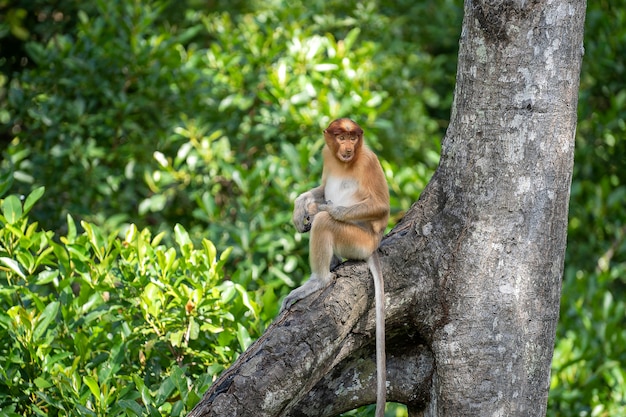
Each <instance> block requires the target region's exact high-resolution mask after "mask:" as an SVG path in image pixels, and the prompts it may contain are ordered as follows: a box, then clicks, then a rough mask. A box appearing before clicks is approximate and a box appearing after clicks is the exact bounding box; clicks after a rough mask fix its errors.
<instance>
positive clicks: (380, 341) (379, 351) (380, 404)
mask: <svg viewBox="0 0 626 417" xmlns="http://www.w3.org/2000/svg"><path fill="white" fill-rule="evenodd" d="M367 265H368V266H369V268H370V271H372V276H373V277H374V299H375V306H376V380H377V386H376V417H384V416H385V403H386V399H387V369H386V362H387V359H386V356H385V283H384V281H383V275H382V271H381V269H380V260H379V259H378V253H377V252H376V251H374V253H372V256H370V257H369V259H368V260H367Z"/></svg>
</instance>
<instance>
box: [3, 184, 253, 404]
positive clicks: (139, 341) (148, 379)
mask: <svg viewBox="0 0 626 417" xmlns="http://www.w3.org/2000/svg"><path fill="white" fill-rule="evenodd" d="M42 195H43V188H39V189H37V190H35V191H34V192H33V193H31V194H30V195H29V196H28V197H27V198H26V199H25V200H24V201H23V202H22V201H20V199H19V198H18V197H17V196H15V195H9V196H8V197H6V198H5V199H4V200H2V201H1V204H0V207H1V211H2V214H1V215H0V223H1V226H2V228H1V229H0V338H1V339H2V340H3V341H4V343H3V344H2V345H1V346H0V364H1V366H0V414H1V415H7V416H17V415H45V416H56V415H81V416H92V415H93V416H115V415H120V416H121V415H159V416H160V415H173V416H179V415H184V414H185V413H186V412H187V411H189V410H190V409H191V407H193V405H195V404H196V403H197V402H198V401H199V399H200V397H201V395H202V394H203V393H204V391H206V389H207V388H208V387H209V385H210V384H211V382H212V379H213V378H214V377H215V375H217V374H218V373H219V372H220V371H221V370H222V369H224V367H225V366H227V365H229V364H230V363H231V362H232V361H233V360H234V358H235V357H236V356H237V354H238V352H241V351H243V350H244V349H245V348H246V347H247V346H248V345H249V344H250V342H251V340H252V339H251V338H252V337H258V335H259V334H258V332H257V331H256V329H258V315H259V307H258V306H257V304H256V303H255V302H254V300H253V299H252V297H251V295H250V294H249V293H248V292H247V291H246V290H245V289H244V288H243V287H242V286H241V285H239V284H237V283H234V282H232V281H228V280H224V277H223V266H224V263H225V261H226V258H227V257H228V254H229V250H226V251H224V252H223V253H222V254H221V255H219V256H218V254H217V250H216V248H215V246H214V245H213V243H211V242H210V241H209V240H206V239H205V240H203V241H202V243H201V245H200V246H197V247H196V246H194V244H193V243H192V241H191V238H190V237H189V234H188V233H187V231H186V230H185V229H184V228H183V227H182V226H180V225H177V226H176V227H175V229H174V236H175V237H174V239H175V241H176V247H177V249H174V248H172V247H170V248H168V247H166V246H164V245H162V244H161V243H160V242H161V240H162V237H163V234H159V235H157V236H152V235H151V233H150V232H149V231H148V230H147V229H145V230H142V231H140V230H138V229H137V228H136V227H135V226H134V225H131V226H130V227H128V229H127V231H126V233H125V234H124V237H123V238H119V237H117V235H116V234H106V233H105V232H104V231H103V230H102V229H101V228H99V227H98V226H96V225H94V224H90V223H87V222H82V227H83V229H84V232H82V233H79V232H78V231H77V226H76V224H75V223H74V220H73V219H72V218H71V216H68V218H67V222H68V224H67V226H68V233H67V234H66V235H65V236H61V237H60V238H58V239H57V238H55V236H54V234H53V233H52V232H49V231H45V230H41V229H40V228H39V226H38V225H37V223H32V222H30V221H29V218H28V213H29V211H31V209H32V208H33V206H34V204H35V203H36V202H37V200H39V199H40V198H41V197H42ZM250 330H251V331H252V335H251V334H250V333H249V331H250Z"/></svg>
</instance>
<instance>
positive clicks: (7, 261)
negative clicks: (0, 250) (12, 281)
mask: <svg viewBox="0 0 626 417" xmlns="http://www.w3.org/2000/svg"><path fill="white" fill-rule="evenodd" d="M0 262H2V263H3V264H4V265H5V266H7V267H8V268H9V269H10V270H11V271H13V272H15V273H16V274H17V275H18V276H19V277H20V278H22V279H26V275H24V273H23V272H22V268H20V264H19V263H17V261H15V260H14V259H11V258H6V257H2V258H0Z"/></svg>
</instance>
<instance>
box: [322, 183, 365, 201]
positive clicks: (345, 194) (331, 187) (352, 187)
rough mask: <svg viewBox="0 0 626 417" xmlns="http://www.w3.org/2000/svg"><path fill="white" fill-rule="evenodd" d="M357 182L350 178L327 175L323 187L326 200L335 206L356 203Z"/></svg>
mask: <svg viewBox="0 0 626 417" xmlns="http://www.w3.org/2000/svg"><path fill="white" fill-rule="evenodd" d="M358 189H359V184H358V182H357V181H356V180H354V179H352V178H342V177H332V176H331V177H328V178H327V179H326V186H325V187H324V197H325V198H326V201H331V202H332V204H333V205H335V206H344V207H348V206H351V205H354V204H356V203H358V201H357V195H356V192H357V190H358Z"/></svg>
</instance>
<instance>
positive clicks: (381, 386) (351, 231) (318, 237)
mask: <svg viewBox="0 0 626 417" xmlns="http://www.w3.org/2000/svg"><path fill="white" fill-rule="evenodd" d="M324 139H325V141H326V146H325V147H324V149H323V151H322V156H323V159H324V168H323V172H322V184H321V185H320V186H319V187H316V188H313V189H312V190H309V191H307V192H305V193H303V194H301V195H300V196H299V197H298V198H297V199H296V201H295V204H294V213H293V222H294V224H295V226H296V229H298V231H299V232H307V231H309V230H310V231H311V239H310V243H309V263H310V265H311V278H310V279H309V280H308V281H307V282H306V283H305V284H304V285H302V286H301V287H299V288H296V289H295V290H293V291H292V292H291V293H290V294H289V295H288V296H287V297H286V298H285V300H284V301H283V307H282V308H283V309H285V308H287V307H289V306H290V305H291V304H293V303H295V302H297V301H298V300H301V299H302V298H305V297H307V296H308V295H310V294H312V293H314V292H315V291H317V290H320V289H323V288H325V287H326V286H328V284H329V283H330V279H331V272H330V271H331V265H332V264H336V263H337V260H338V259H341V258H347V259H360V260H367V261H368V265H369V267H370V270H371V271H372V274H373V276H374V281H375V284H376V285H375V289H376V315H377V320H376V321H377V325H376V327H377V335H376V350H377V368H378V394H379V396H378V399H377V408H376V415H377V416H382V415H383V414H384V403H385V391H386V388H385V363H384V362H385V353H384V290H383V285H382V284H383V280H382V274H381V273H380V267H379V266H378V258H377V256H376V252H375V251H376V249H377V248H378V245H379V244H380V240H381V239H382V236H383V233H384V231H385V227H386V226H387V221H388V219H389V190H388V188H387V181H386V180H385V176H384V173H383V170H382V168H381V166H380V163H379V162H378V158H377V157H376V155H375V154H374V153H373V152H372V151H371V150H370V149H369V148H368V147H367V146H365V144H364V143H363V130H362V129H361V128H360V127H359V125H357V124H356V123H355V122H353V121H352V120H350V119H337V120H335V121H333V122H332V123H331V124H330V125H329V126H328V128H327V129H326V130H324Z"/></svg>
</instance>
